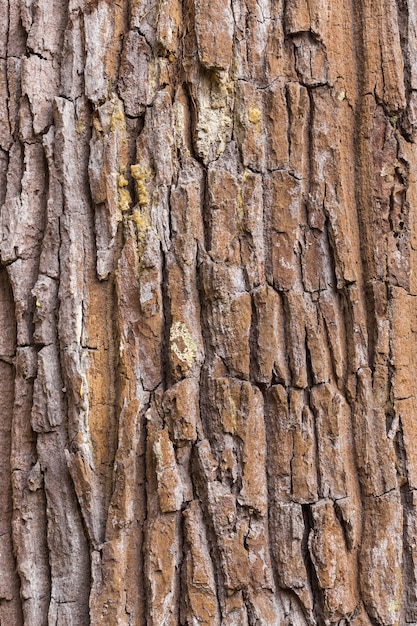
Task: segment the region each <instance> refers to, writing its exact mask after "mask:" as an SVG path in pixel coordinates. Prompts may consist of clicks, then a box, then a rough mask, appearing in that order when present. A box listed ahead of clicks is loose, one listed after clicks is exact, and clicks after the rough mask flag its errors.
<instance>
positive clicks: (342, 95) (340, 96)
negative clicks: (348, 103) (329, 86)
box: [337, 91, 346, 102]
mask: <svg viewBox="0 0 417 626" xmlns="http://www.w3.org/2000/svg"><path fill="white" fill-rule="evenodd" d="M345 98H346V92H345V91H341V92H340V93H338V94H337V99H338V100H340V102H342V100H344V99H345Z"/></svg>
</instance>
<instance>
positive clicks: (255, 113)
mask: <svg viewBox="0 0 417 626" xmlns="http://www.w3.org/2000/svg"><path fill="white" fill-rule="evenodd" d="M261 117H262V114H261V112H260V110H259V109H256V108H250V109H249V111H248V120H249V121H250V123H251V124H259V123H260V121H261Z"/></svg>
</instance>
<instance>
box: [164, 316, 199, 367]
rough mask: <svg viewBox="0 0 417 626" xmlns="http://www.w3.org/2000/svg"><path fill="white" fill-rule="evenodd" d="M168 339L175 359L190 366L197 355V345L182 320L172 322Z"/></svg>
mask: <svg viewBox="0 0 417 626" xmlns="http://www.w3.org/2000/svg"><path fill="white" fill-rule="evenodd" d="M169 340H170V347H171V351H172V352H173V353H174V355H175V356H176V357H177V359H178V360H179V361H182V362H183V363H186V364H187V366H188V367H192V365H193V363H194V361H195V358H196V355H197V346H196V344H195V342H194V340H193V338H192V337H191V334H190V331H189V330H188V328H187V326H186V325H185V324H184V322H174V324H172V326H171V330H170V333H169Z"/></svg>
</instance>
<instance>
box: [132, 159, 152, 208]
mask: <svg viewBox="0 0 417 626" xmlns="http://www.w3.org/2000/svg"><path fill="white" fill-rule="evenodd" d="M130 171H131V174H132V176H133V178H134V179H135V181H136V188H137V192H138V204H139V206H140V207H146V206H148V205H149V192H148V190H147V188H146V184H145V182H146V180H147V179H148V178H149V176H150V172H149V171H148V170H147V169H146V168H144V167H142V166H141V165H140V164H139V163H136V164H135V165H131V166H130Z"/></svg>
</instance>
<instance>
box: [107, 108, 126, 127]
mask: <svg viewBox="0 0 417 626" xmlns="http://www.w3.org/2000/svg"><path fill="white" fill-rule="evenodd" d="M124 126H125V116H124V115H123V111H122V109H121V108H116V106H115V107H114V109H113V113H112V116H111V122H110V130H111V131H115V130H116V129H117V128H118V129H119V130H124Z"/></svg>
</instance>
